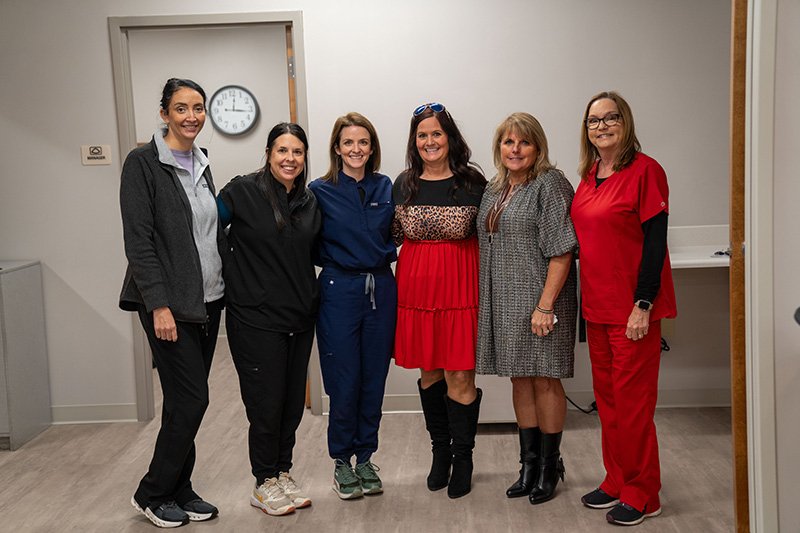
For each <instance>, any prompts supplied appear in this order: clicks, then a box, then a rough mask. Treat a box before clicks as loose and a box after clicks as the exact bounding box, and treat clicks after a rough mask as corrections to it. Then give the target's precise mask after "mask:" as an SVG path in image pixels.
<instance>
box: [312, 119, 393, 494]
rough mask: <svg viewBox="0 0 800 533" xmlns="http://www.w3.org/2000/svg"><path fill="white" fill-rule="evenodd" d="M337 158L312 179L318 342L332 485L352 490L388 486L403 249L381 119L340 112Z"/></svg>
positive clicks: (334, 142)
mask: <svg viewBox="0 0 800 533" xmlns="http://www.w3.org/2000/svg"><path fill="white" fill-rule="evenodd" d="M330 159H331V164H330V168H329V169H328V173H327V174H325V175H324V176H323V177H321V178H319V179H317V180H315V181H314V182H312V183H311V185H310V186H309V188H310V189H311V190H312V191H313V192H314V195H315V196H316V197H317V202H318V204H319V208H320V210H321V212H322V232H321V234H320V240H319V260H320V264H321V265H322V273H321V274H320V276H319V284H320V309H319V318H318V321H317V343H318V346H319V358H320V365H321V367H322V378H323V382H324V384H325V391H326V392H327V393H328V396H329V397H330V418H329V422H328V452H329V453H330V456H331V458H332V459H334V463H335V466H334V480H333V490H334V492H336V494H337V495H338V496H339V497H340V498H342V499H351V498H358V497H360V496H362V495H363V494H377V493H380V492H383V485H382V482H381V479H380V477H378V474H377V470H378V468H377V467H376V466H375V465H374V464H373V463H372V461H371V460H370V459H371V457H372V454H373V453H375V451H376V450H377V449H378V427H379V426H380V421H381V406H382V404H383V392H384V388H385V385H386V375H387V373H388V372H389V360H390V358H391V353H392V346H393V343H394V329H395V318H396V315H397V286H396V285H395V280H394V274H393V273H392V270H391V267H390V265H391V263H392V262H393V261H395V260H396V259H397V250H396V248H395V246H394V244H393V243H392V238H391V235H390V226H391V222H392V217H393V213H394V203H393V201H392V182H391V180H390V179H389V178H388V177H387V176H384V175H383V174H379V173H378V169H379V167H380V161H381V149H380V144H379V142H378V135H377V134H376V132H375V128H374V127H373V125H372V123H371V122H370V121H369V120H367V118H366V117H364V116H362V115H360V114H359V113H348V114H346V115H344V116H342V117H339V118H338V119H337V120H336V122H335V123H334V126H333V132H332V134H331V141H330ZM353 456H355V463H356V464H355V469H354V468H353V466H352V463H351V460H352V458H353Z"/></svg>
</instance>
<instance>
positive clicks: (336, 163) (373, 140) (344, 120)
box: [322, 111, 381, 185]
mask: <svg viewBox="0 0 800 533" xmlns="http://www.w3.org/2000/svg"><path fill="white" fill-rule="evenodd" d="M350 126H360V127H362V128H364V129H366V130H367V132H369V141H370V144H371V145H372V155H370V156H369V159H368V160H367V164H366V165H364V175H365V176H369V175H370V174H372V173H373V172H378V170H380V168H381V143H380V142H379V141H378V132H376V131H375V126H373V125H372V122H370V121H369V119H368V118H367V117H365V116H364V115H362V114H361V113H356V112H355V111H352V112H350V113H347V114H346V115H342V116H341V117H339V118H337V119H336V122H334V123H333V131H332V132H331V140H330V143H329V144H328V151H329V153H330V158H331V163H330V166H329V167H328V172H327V173H326V174H325V175H324V176H322V179H323V180H325V181H330V182H331V183H333V184H334V185H336V184H337V183H338V181H339V171H340V170H341V169H342V157H341V156H340V155H339V154H337V153H336V147H337V146H339V136H340V135H341V134H342V130H343V129H345V128H348V127H350Z"/></svg>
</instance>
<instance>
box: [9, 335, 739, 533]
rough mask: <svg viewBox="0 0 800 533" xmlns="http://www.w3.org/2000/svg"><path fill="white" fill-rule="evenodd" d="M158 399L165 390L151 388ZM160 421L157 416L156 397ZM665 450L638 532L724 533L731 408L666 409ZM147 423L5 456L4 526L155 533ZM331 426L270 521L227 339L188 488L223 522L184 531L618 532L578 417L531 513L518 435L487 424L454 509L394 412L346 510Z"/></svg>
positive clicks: (305, 457)
mask: <svg viewBox="0 0 800 533" xmlns="http://www.w3.org/2000/svg"><path fill="white" fill-rule="evenodd" d="M156 394H157V397H158V396H160V392H159V391H158V390H157V391H156ZM156 412H160V402H159V401H157V405H156ZM656 423H657V425H658V429H659V438H660V444H661V465H662V478H663V489H662V493H661V494H662V503H663V506H664V513H663V514H662V516H661V517H658V518H655V519H652V520H647V521H645V523H644V524H642V525H641V526H639V527H638V528H637V531H641V532H659V533H661V532H676V533H677V532H681V533H683V532H686V531H703V532H728V531H732V530H733V529H734V522H733V504H732V497H733V491H732V486H731V483H732V481H731V472H732V465H731V434H730V424H731V420H730V409H724V408H713V409H663V410H659V411H658V412H657V415H656ZM158 425H159V419H158V417H157V418H156V419H155V420H153V421H151V422H149V423H113V424H85V425H62V426H54V427H52V428H50V429H48V430H47V431H45V432H44V433H42V434H41V435H39V436H38V437H37V438H35V439H34V440H32V441H31V442H29V443H28V444H26V445H25V446H24V447H23V448H22V449H20V450H17V451H15V452H9V451H3V452H0V530H2V531H13V532H26V533H27V532H37V533H38V532H42V533H45V532H52V531H59V532H64V531H80V532H93V531H97V532H106V531H129V532H152V531H155V530H156V529H155V528H154V526H152V525H151V524H150V523H149V522H148V521H147V520H146V519H145V518H144V517H143V516H141V515H137V514H136V513H135V512H134V510H133V509H132V507H131V506H130V503H129V500H130V497H131V494H132V493H133V491H134V489H135V488H136V484H137V482H138V480H139V478H140V477H141V476H142V475H143V473H144V471H145V469H146V467H147V464H148V462H149V460H150V455H151V453H152V446H153V442H154V439H155V435H156V433H157V431H158ZM326 431H327V417H317V416H313V415H311V414H310V413H309V412H306V414H305V416H304V418H303V422H302V424H301V426H300V430H299V431H298V434H297V441H298V442H297V446H296V448H295V467H294V468H293V471H292V474H293V475H294V477H295V478H296V479H297V480H298V481H299V482H300V483H302V485H303V486H304V487H305V488H306V490H307V492H308V494H309V495H310V497H311V498H312V499H313V502H314V503H313V505H312V507H311V508H309V509H301V510H298V511H297V512H296V513H295V514H293V515H289V516H285V517H271V516H267V515H265V514H263V513H261V512H260V511H258V510H256V509H254V508H252V507H251V506H250V505H249V492H250V490H251V487H252V483H253V478H252V476H251V475H250V467H249V462H248V458H247V427H246V419H245V415H244V409H243V407H242V405H241V401H240V399H239V386H238V381H237V379H236V373H235V370H234V368H233V365H232V364H231V362H230V356H229V354H228V350H227V346H226V345H225V341H224V339H222V340H221V342H220V345H219V348H218V350H217V357H216V360H215V362H214V368H213V369H212V375H211V405H210V407H209V410H208V413H207V414H206V417H205V419H204V421H203V426H202V428H201V430H200V433H199V435H198V438H197V449H198V457H197V466H196V468H195V475H194V477H193V483H194V486H195V489H196V490H197V492H198V493H200V494H201V495H202V496H204V497H205V498H206V499H208V500H209V501H212V502H214V503H215V504H216V505H218V506H219V508H220V516H219V518H217V519H216V520H213V521H210V522H206V523H192V524H189V525H188V526H186V527H185V528H184V529H182V531H189V530H192V531H198V532H209V533H210V532H250V531H266V530H268V531H276V532H279V531H289V530H292V531H312V532H314V533H322V532H328V531H334V532H335V531H347V532H350V533H359V532H365V533H366V532H373V531H381V532H383V531H387V532H392V531H403V532H408V531H411V532H415V533H423V532H429V531H442V532H451V531H452V532H465V531H488V532H494V531H547V532H563V533H571V532H583V531H614V530H615V528H614V527H613V526H610V525H608V524H607V523H606V522H605V513H604V512H603V511H596V510H590V509H586V508H584V507H583V506H582V505H581V504H580V497H581V495H582V494H584V493H585V492H587V491H589V490H591V489H593V488H594V487H596V486H597V484H598V483H599V482H600V479H601V476H602V474H603V468H602V464H601V462H600V434H599V421H598V420H597V417H596V415H584V414H581V413H579V412H576V411H570V412H569V414H568V417H567V429H566V431H565V434H564V440H563V446H562V451H563V455H564V462H565V464H566V470H567V478H566V482H565V483H564V484H562V485H560V486H559V495H558V496H557V497H556V498H555V499H553V500H552V501H550V502H548V503H545V504H542V505H538V506H532V505H530V504H529V503H528V501H527V499H525V498H520V499H514V500H510V499H508V498H506V497H505V494H504V492H505V489H506V487H508V485H510V484H511V483H512V482H513V481H514V479H515V478H516V475H517V470H518V468H519V465H518V462H517V461H518V459H519V451H518V448H517V446H518V444H517V436H516V433H515V432H514V431H513V427H511V426H508V425H506V426H487V427H482V428H481V430H480V432H479V435H478V437H477V439H476V441H477V444H476V449H475V475H474V479H473V490H472V493H471V494H469V495H468V496H466V497H464V498H460V499H457V500H450V499H449V498H448V497H447V494H446V491H445V490H441V491H438V492H434V493H432V492H429V491H428V490H427V489H426V488H425V475H426V474H427V469H428V467H429V460H430V451H429V449H430V448H429V442H428V440H427V437H426V433H425V424H424V421H423V419H422V415H420V414H387V415H385V416H384V418H383V423H382V426H381V432H380V439H381V446H380V450H379V452H378V453H377V454H376V455H375V456H374V457H373V460H374V462H375V463H376V464H378V465H379V466H380V468H381V470H380V475H381V477H382V478H383V480H384V483H385V493H384V494H382V495H378V496H372V497H367V498H364V499H361V500H356V501H340V500H339V499H338V498H337V497H336V495H335V494H334V493H333V491H332V490H331V488H330V486H331V479H332V474H333V463H332V461H331V460H330V459H329V457H328V455H327V447H326Z"/></svg>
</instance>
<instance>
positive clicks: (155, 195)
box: [119, 78, 226, 527]
mask: <svg viewBox="0 0 800 533" xmlns="http://www.w3.org/2000/svg"><path fill="white" fill-rule="evenodd" d="M205 103H206V95H205V92H204V91H203V89H202V88H201V87H200V86H199V85H198V84H197V83H195V82H193V81H191V80H185V79H177V78H171V79H170V80H168V81H167V83H166V85H165V86H164V90H163V92H162V96H161V110H160V113H161V118H162V120H163V121H164V126H163V128H162V129H161V131H159V132H157V133H156V134H155V135H153V139H152V140H151V141H150V143H148V144H146V145H144V146H141V147H139V148H136V149H135V150H133V151H131V153H130V154H128V157H127V159H126V160H125V164H124V165H123V167H122V179H121V183H120V208H121V213H122V227H123V232H124V238H125V255H126V257H127V259H128V269H127V272H126V274H125V281H124V284H123V287H122V293H121V295H120V301H119V305H120V307H121V308H122V309H124V310H126V311H135V312H138V313H139V318H140V320H141V322H142V326H143V327H144V330H145V333H146V334H147V339H148V341H149V343H150V348H151V350H152V352H153V359H154V360H155V363H156V366H157V367H158V375H159V379H160V380H161V388H162V391H163V394H164V404H163V408H162V413H161V429H160V431H159V433H158V438H157V439H156V445H155V450H154V452H153V458H152V461H151V462H150V467H149V469H148V471H147V474H145V476H144V477H143V478H142V480H141V482H140V483H139V488H138V489H137V490H136V493H135V494H134V495H133V498H132V499H131V503H132V504H133V506H134V507H135V508H136V510H138V511H139V512H141V513H143V514H144V515H145V516H147V518H148V519H149V520H150V521H151V522H153V523H154V524H155V525H157V526H158V527H177V526H181V525H184V524H186V523H188V522H189V521H190V520H193V521H201V520H209V519H211V518H214V517H215V516H216V515H217V508H216V507H214V506H213V505H211V504H210V503H208V502H205V501H204V500H203V499H202V498H200V496H198V495H197V493H195V492H194V491H193V490H192V483H191V474H192V469H193V467H194V462H195V446H194V438H195V436H196V435H197V430H198V429H199V428H200V422H201V421H202V419H203V415H204V413H205V410H206V407H207V406H208V373H209V370H210V368H211V359H212V357H213V354H214V348H215V346H216V341H217V331H218V329H219V321H220V313H221V311H222V307H223V293H224V288H225V287H224V283H223V278H222V259H221V254H222V253H223V251H224V250H225V249H226V244H225V235H224V234H223V232H222V229H221V226H220V224H219V220H218V216H217V210H216V208H215V198H214V182H213V180H212V178H211V170H210V169H209V166H208V159H207V158H206V156H205V154H204V153H203V152H202V151H201V150H200V149H199V148H198V147H197V145H195V144H194V140H195V138H196V137H197V135H198V134H199V133H200V130H202V128H203V124H204V123H205V119H206V115H205Z"/></svg>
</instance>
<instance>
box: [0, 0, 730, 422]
mask: <svg viewBox="0 0 800 533" xmlns="http://www.w3.org/2000/svg"><path fill="white" fill-rule="evenodd" d="M222 10H225V11H231V12H251V11H276V10H278V11H280V10H302V11H303V22H304V32H305V52H306V67H307V70H306V75H307V86H308V103H309V109H308V111H309V117H310V119H309V124H308V126H309V136H310V140H311V153H310V155H311V169H312V173H313V174H321V173H322V172H324V170H325V169H326V167H327V162H326V156H325V153H326V146H325V143H326V141H327V138H328V135H329V133H330V131H329V130H330V127H331V124H332V123H333V120H334V119H335V118H336V117H337V116H338V115H340V114H342V113H344V112H346V111H349V110H358V111H360V112H362V113H364V114H365V115H367V116H368V117H370V118H371V119H372V120H373V122H374V123H375V125H376V127H377V128H378V131H379V133H380V136H381V144H382V145H383V147H384V165H383V170H384V172H386V173H388V174H390V175H396V174H397V173H398V172H399V171H400V170H401V169H402V166H403V157H404V153H403V151H404V146H405V142H406V138H407V134H408V132H407V128H408V121H409V118H410V117H409V115H410V111H411V110H412V109H413V108H414V107H415V106H416V105H418V104H420V103H422V102H427V101H432V100H434V101H441V102H443V103H445V104H446V105H447V107H448V109H449V110H450V111H451V112H452V113H453V115H454V117H455V118H456V119H457V121H458V122H459V123H460V124H461V126H462V128H463V131H464V133H465V136H466V137H467V140H468V141H469V142H470V144H471V146H472V148H473V150H474V155H475V157H474V158H475V160H476V161H477V162H478V163H480V164H481V165H482V166H483V168H484V170H486V172H487V174H491V173H492V169H491V156H490V147H489V143H490V139H491V135H492V133H493V129H494V126H495V125H496V124H497V123H498V122H499V121H500V120H501V119H502V118H504V116H505V115H506V114H508V113H509V112H512V111H516V110H525V111H529V112H532V113H533V114H535V115H537V116H538V117H539V118H540V120H541V121H542V123H543V125H544V127H545V130H546V131H547V133H548V136H549V138H550V143H551V151H552V153H553V159H555V160H556V161H558V162H559V164H560V166H561V167H562V168H563V169H564V170H565V171H566V172H567V174H568V175H569V176H571V179H572V181H573V183H577V178H576V177H575V167H576V165H577V154H578V125H579V121H580V119H581V115H582V111H583V108H584V106H585V103H586V101H587V99H588V98H589V96H591V95H592V94H594V93H595V92H597V91H599V90H603V89H619V90H620V91H621V92H622V93H623V95H625V96H626V97H627V98H628V100H629V101H630V103H631V105H632V106H633V109H634V113H635V116H636V121H637V130H638V133H639V138H640V140H641V141H642V143H643V145H644V149H645V151H646V152H648V153H650V154H651V155H653V156H655V157H656V158H657V159H658V160H659V161H660V162H661V163H662V164H663V165H664V167H665V168H666V170H667V173H668V176H669V178H670V184H671V189H672V199H671V208H672V213H671V217H670V223H671V225H674V226H684V225H704V224H725V223H727V216H728V215H727V213H728V211H727V205H728V200H727V199H728V194H727V191H728V188H727V175H728V156H727V142H728V134H727V131H728V121H727V112H728V111H727V106H728V69H729V60H728V47H729V34H730V33H729V32H730V30H729V26H730V7H729V2H728V1H727V0H707V1H704V2H696V1H693V0H680V1H674V2H663V1H660V0H604V1H602V2H586V1H584V0H566V1H563V2H550V1H546V0H535V1H534V0H531V1H522V0H497V1H494V2H477V1H475V2H464V1H457V0H442V1H439V2H434V3H432V2H423V1H421V0H409V1H406V2H389V1H371V2H366V1H338V2H328V1H325V0H296V1H283V0H281V1H257V0H237V1H231V2H226V3H225V4H224V5H223V4H220V3H219V2H216V1H214V0H192V1H189V0H139V1H137V2H129V1H125V0H107V1H100V0H84V1H81V2H58V1H56V0H51V1H46V0H3V1H2V2H0V64H2V66H3V72H2V85H0V131H2V132H3V139H4V142H3V143H2V145H0V169H1V170H0V191H2V193H0V257H2V258H3V259H19V258H38V259H41V260H42V263H43V266H44V277H45V299H46V313H47V327H48V343H49V350H50V366H51V381H52V384H51V387H52V398H53V403H54V415H55V417H56V419H57V420H80V419H86V418H94V419H102V418H133V417H135V410H134V409H133V404H134V401H135V398H134V386H133V366H132V333H131V319H130V317H129V316H128V315H127V314H125V313H123V312H121V311H119V310H118V309H117V306H116V303H117V294H118V291H119V285H120V282H121V280H122V275H123V272H124V269H125V260H124V256H123V252H122V242H121V233H122V232H121V225H120V222H119V211H118V207H117V205H118V203H117V187H118V174H119V168H120V160H121V159H122V157H124V154H116V153H115V154H114V159H115V162H114V164H113V165H111V166H99V167H82V166H81V165H80V160H79V145H80V144H89V143H92V144H95V143H96V144H109V145H111V146H112V148H113V149H114V151H116V147H117V146H118V142H117V129H116V127H117V125H116V119H115V116H116V115H115V105H114V97H113V94H114V92H113V84H112V73H111V59H110V46H109V37H108V29H107V17H109V16H134V15H137V16H138V15H160V14H176V13H215V12H220V11H222ZM178 60H179V58H176V61H178ZM215 68H219V67H215ZM262 128H263V135H264V136H265V135H266V130H267V128H268V125H262ZM212 164H213V161H212ZM249 168H251V164H249V163H248V164H247V165H246V168H244V169H243V170H247V169H249ZM679 290H680V289H679ZM679 305H681V302H680V301H679ZM690 344H691V343H687V345H690ZM393 375H394V373H393ZM395 381H397V387H398V388H399V389H402V390H403V391H406V392H409V391H410V392H413V375H412V374H405V375H402V376H398V377H397V378H394V377H393V382H392V383H394V382H395ZM410 385H411V388H410V389H409V386H410ZM578 385H580V384H578ZM392 386H394V385H392ZM390 392H391V391H390ZM92 406H102V408H101V409H99V410H98V409H94V410H93V409H92Z"/></svg>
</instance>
